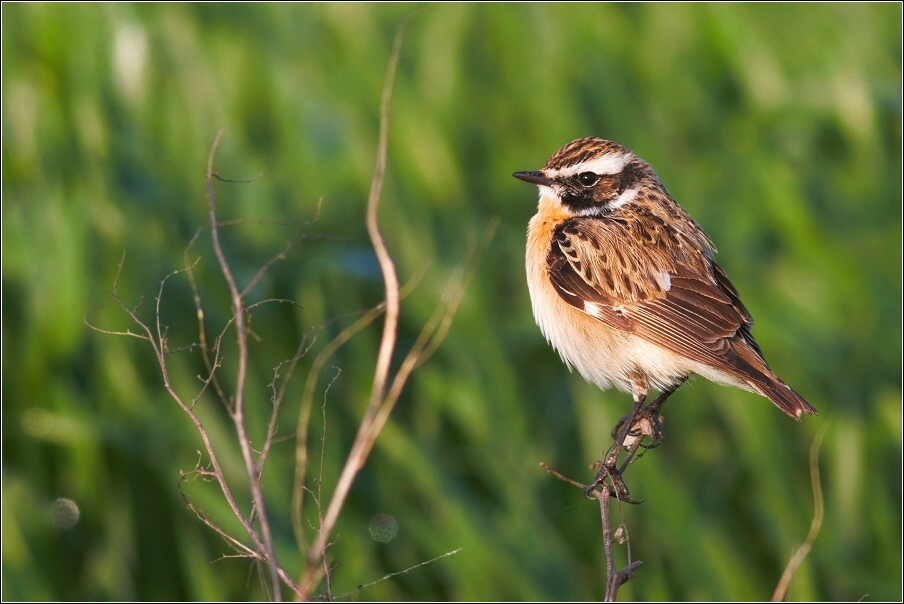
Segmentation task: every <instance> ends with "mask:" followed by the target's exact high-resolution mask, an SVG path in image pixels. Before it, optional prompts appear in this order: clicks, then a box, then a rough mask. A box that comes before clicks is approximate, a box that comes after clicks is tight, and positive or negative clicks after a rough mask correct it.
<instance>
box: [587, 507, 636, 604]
mask: <svg viewBox="0 0 904 604" xmlns="http://www.w3.org/2000/svg"><path fill="white" fill-rule="evenodd" d="M591 492H592V493H593V495H594V496H595V497H596V498H597V499H598V500H599V502H600V515H601V516H602V522H603V547H604V549H605V551H606V595H605V598H604V601H606V602H615V600H616V598H617V597H618V589H619V588H620V587H621V586H622V585H624V584H625V583H627V582H628V581H629V580H631V579H633V578H634V571H635V570H637V569H638V568H639V567H640V565H641V564H643V562H641V561H640V560H634V561H633V562H632V561H631V560H630V557H629V559H628V566H626V567H625V568H623V569H621V570H620V571H616V570H615V556H614V554H613V552H612V533H611V530H610V520H609V499H610V498H609V493H608V491H607V492H603V491H598V490H594V491H591Z"/></svg>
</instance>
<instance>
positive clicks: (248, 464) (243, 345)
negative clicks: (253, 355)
mask: <svg viewBox="0 0 904 604" xmlns="http://www.w3.org/2000/svg"><path fill="white" fill-rule="evenodd" d="M222 135H223V130H222V129H221V130H220V131H219V132H217V137H216V139H215V140H214V143H213V145H212V146H211V149H210V155H209V156H208V159H207V182H206V184H207V207H208V214H209V216H210V234H211V238H212V240H213V250H214V254H215V255H216V257H217V261H218V262H219V264H220V270H221V271H222V273H223V277H224V278H225V279H226V284H227V285H228V286H229V293H230V297H231V298H232V310H233V316H234V319H235V330H236V343H237V345H238V349H239V359H238V371H237V374H236V385H235V395H234V399H233V404H232V413H231V415H232V420H233V422H234V423H235V427H236V432H237V434H238V440H239V446H240V448H241V450H242V458H243V459H244V461H245V471H246V472H247V474H248V481H249V483H250V487H251V498H252V501H253V504H254V510H256V512H257V516H258V523H259V524H260V527H261V536H262V537H263V549H264V552H263V553H264V554H265V556H266V558H267V565H268V566H269V568H270V579H271V582H272V584H273V597H274V599H275V600H276V601H281V600H282V594H281V590H280V583H279V569H278V567H279V565H278V564H277V562H276V554H275V552H274V549H273V535H272V533H271V531H270V523H269V521H268V520H267V511H266V507H265V506H264V496H263V490H262V488H261V481H260V470H259V468H258V467H257V464H256V463H255V461H254V455H253V452H252V450H251V441H250V440H249V438H248V432H247V428H246V426H245V400H244V397H245V381H246V379H247V372H248V337H247V332H246V330H245V309H244V305H243V302H242V296H241V293H240V292H239V288H238V285H237V284H236V281H235V277H234V276H233V274H232V269H231V268H230V266H229V262H228V261H227V260H226V255H225V254H224V253H223V247H222V245H221V244H220V233H219V227H218V226H217V212H216V203H215V196H214V190H213V158H214V155H215V154H216V151H217V147H218V146H219V144H220V139H221V137H222Z"/></svg>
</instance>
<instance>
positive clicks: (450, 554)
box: [334, 547, 464, 600]
mask: <svg viewBox="0 0 904 604" xmlns="http://www.w3.org/2000/svg"><path fill="white" fill-rule="evenodd" d="M463 549H464V548H463V547H460V548H458V549H456V550H452V551H451V552H446V553H445V554H442V555H441V556H437V557H436V558H433V559H430V560H427V561H426V562H421V563H420V564H415V565H414V566H410V567H408V568H406V569H405V570H400V571H399V572H397V573H389V574H388V575H386V576H385V577H382V578H380V579H377V580H376V581H371V582H370V583H366V584H364V585H359V586H358V587H356V588H355V589H352V590H351V591H347V592H345V593H344V594H340V595H338V596H336V597H335V598H334V599H335V600H339V599H340V598H345V597H347V596H350V595H352V594H353V593H357V592H359V591H361V590H362V589H367V588H368V587H372V586H374V585H376V584H377V583H382V582H383V581H386V580H387V579H392V578H393V577H397V576H399V575H404V574H405V573H408V572H411V571H413V570H414V569H416V568H420V567H422V566H426V565H427V564H431V563H433V562H436V561H437V560H442V559H443V558H448V557H449V556H454V555H455V554H457V553H458V552H460V551H461V550H463Z"/></svg>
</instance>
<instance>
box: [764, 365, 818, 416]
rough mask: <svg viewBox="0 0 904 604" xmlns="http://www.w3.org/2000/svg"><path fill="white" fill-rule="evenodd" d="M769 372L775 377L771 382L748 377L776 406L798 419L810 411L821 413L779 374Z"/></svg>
mask: <svg viewBox="0 0 904 604" xmlns="http://www.w3.org/2000/svg"><path fill="white" fill-rule="evenodd" d="M769 373H770V374H771V375H770V376H769V377H772V378H775V379H773V380H772V381H770V382H764V381H759V380H757V381H753V380H751V379H747V383H748V384H750V385H751V386H752V387H753V389H754V390H756V391H757V392H759V393H760V394H762V395H763V396H765V397H766V398H768V399H769V400H770V401H772V402H773V403H775V406H776V407H778V408H779V409H781V410H782V411H784V412H785V413H787V414H788V415H790V416H791V417H793V418H794V419H796V420H800V415H801V414H802V413H809V414H810V415H818V414H819V412H818V411H816V409H815V408H814V407H813V406H812V405H811V404H810V403H808V402H807V401H805V400H804V399H803V397H801V395H799V394H798V393H796V392H794V391H793V390H791V386H789V385H788V384H786V383H785V382H783V381H781V380H780V379H779V378H778V376H776V375H775V374H774V373H772V372H771V371H770V372H769Z"/></svg>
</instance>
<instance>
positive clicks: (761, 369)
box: [731, 332, 819, 420]
mask: <svg viewBox="0 0 904 604" xmlns="http://www.w3.org/2000/svg"><path fill="white" fill-rule="evenodd" d="M744 336H746V337H743V338H735V339H734V340H732V346H731V347H732V349H733V350H734V352H735V353H736V354H737V357H736V359H735V360H736V364H735V366H734V367H733V369H734V370H735V371H736V375H737V376H738V377H739V378H741V379H742V380H744V381H745V382H747V383H748V384H749V385H750V387H751V388H753V390H754V392H758V393H760V394H762V395H763V396H765V397H766V398H768V399H769V400H770V401H772V402H773V403H774V404H775V406H776V407H778V408H779V409H781V410H782V411H784V412H785V413H787V414H788V415H790V416H791V417H793V418H794V419H796V420H800V416H801V414H802V413H809V414H810V415H818V414H819V412H818V411H816V409H815V408H814V407H813V406H812V405H810V403H808V402H807V401H805V400H804V399H803V397H802V396H801V395H799V394H798V393H796V392H794V391H793V390H791V386H789V385H788V384H786V383H785V382H783V381H782V380H781V378H779V377H778V376H777V375H775V374H774V373H772V370H771V369H769V365H767V364H766V360H765V359H764V358H763V355H762V353H761V352H760V348H759V346H757V345H756V342H755V341H754V340H753V336H751V335H750V333H749V332H747V333H745V334H744Z"/></svg>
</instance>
